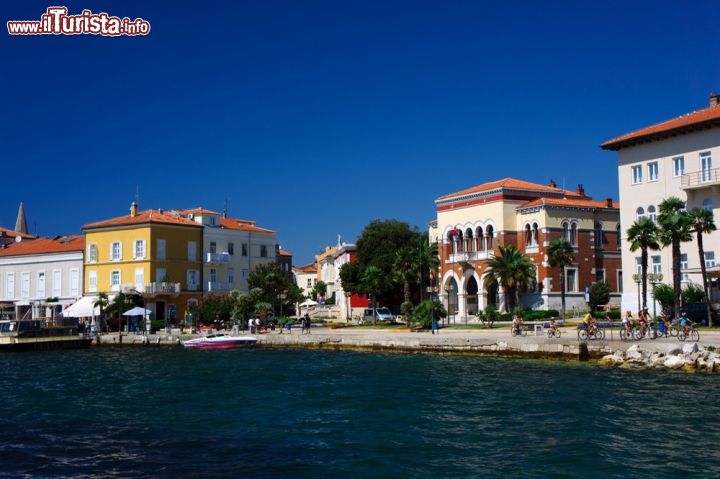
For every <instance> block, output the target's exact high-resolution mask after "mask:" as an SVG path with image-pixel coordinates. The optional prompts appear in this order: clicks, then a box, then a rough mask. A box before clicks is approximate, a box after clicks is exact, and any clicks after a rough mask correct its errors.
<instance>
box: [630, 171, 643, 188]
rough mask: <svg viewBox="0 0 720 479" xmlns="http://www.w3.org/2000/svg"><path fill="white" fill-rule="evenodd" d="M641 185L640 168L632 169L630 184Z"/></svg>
mask: <svg viewBox="0 0 720 479" xmlns="http://www.w3.org/2000/svg"><path fill="white" fill-rule="evenodd" d="M638 183H642V166H633V167H632V184H633V185H637V184H638Z"/></svg>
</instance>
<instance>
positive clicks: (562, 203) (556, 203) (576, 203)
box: [517, 198, 620, 209]
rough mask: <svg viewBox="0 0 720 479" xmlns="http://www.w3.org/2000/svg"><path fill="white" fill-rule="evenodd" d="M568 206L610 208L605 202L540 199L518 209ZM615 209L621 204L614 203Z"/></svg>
mask: <svg viewBox="0 0 720 479" xmlns="http://www.w3.org/2000/svg"><path fill="white" fill-rule="evenodd" d="M545 205H551V206H567V207H573V206H575V207H578V208H608V206H607V204H606V203H605V202H604V201H592V200H582V199H577V198H538V199H537V200H533V201H529V202H527V203H525V204H524V205H521V206H518V208H517V209H524V208H530V207H533V206H545ZM612 207H613V208H620V203H617V202H613V204H612Z"/></svg>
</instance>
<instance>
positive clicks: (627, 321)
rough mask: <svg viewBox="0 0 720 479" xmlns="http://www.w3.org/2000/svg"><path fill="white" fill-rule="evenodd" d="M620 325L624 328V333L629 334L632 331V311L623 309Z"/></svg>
mask: <svg viewBox="0 0 720 479" xmlns="http://www.w3.org/2000/svg"><path fill="white" fill-rule="evenodd" d="M622 325H623V328H625V333H627V334H628V335H629V334H630V333H631V332H632V313H631V312H630V311H625V314H623V317H622Z"/></svg>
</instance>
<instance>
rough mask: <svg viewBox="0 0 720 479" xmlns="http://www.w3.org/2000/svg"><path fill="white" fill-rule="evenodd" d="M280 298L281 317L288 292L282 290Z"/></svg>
mask: <svg viewBox="0 0 720 479" xmlns="http://www.w3.org/2000/svg"><path fill="white" fill-rule="evenodd" d="M278 298H279V299H280V317H281V318H282V317H283V303H284V302H285V298H287V294H285V292H284V291H283V292H281V293H280V294H278Z"/></svg>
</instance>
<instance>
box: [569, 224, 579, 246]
mask: <svg viewBox="0 0 720 479" xmlns="http://www.w3.org/2000/svg"><path fill="white" fill-rule="evenodd" d="M570 244H571V245H573V246H577V223H575V222H574V221H573V222H572V224H571V225H570Z"/></svg>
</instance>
